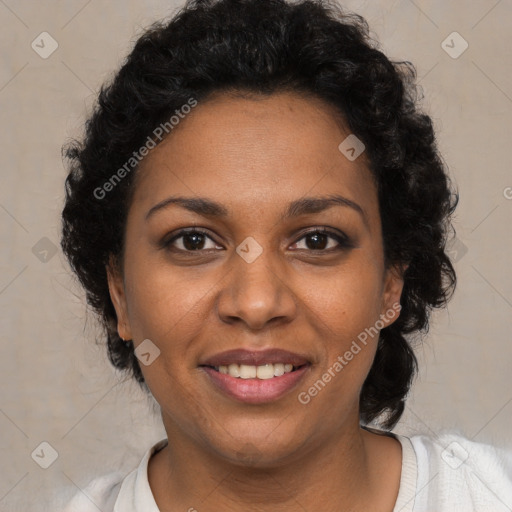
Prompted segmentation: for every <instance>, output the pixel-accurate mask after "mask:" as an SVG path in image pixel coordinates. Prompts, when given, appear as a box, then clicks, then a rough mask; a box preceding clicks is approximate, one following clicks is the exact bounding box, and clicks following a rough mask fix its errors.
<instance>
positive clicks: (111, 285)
mask: <svg viewBox="0 0 512 512" xmlns="http://www.w3.org/2000/svg"><path fill="white" fill-rule="evenodd" d="M106 270H107V280H108V291H109V293H110V300H111V301H112V304H113V305H114V309H115V310H116V316H117V332H118V333H119V336H120V337H121V338H122V339H123V340H127V341H128V340H131V339H132V338H133V337H132V332H131V328H130V322H129V319H128V308H127V304H126V293H125V286H124V280H123V276H122V274H121V271H120V269H119V265H118V263H117V262H116V261H115V259H114V258H113V257H111V258H110V260H109V264H108V265H107V268H106Z"/></svg>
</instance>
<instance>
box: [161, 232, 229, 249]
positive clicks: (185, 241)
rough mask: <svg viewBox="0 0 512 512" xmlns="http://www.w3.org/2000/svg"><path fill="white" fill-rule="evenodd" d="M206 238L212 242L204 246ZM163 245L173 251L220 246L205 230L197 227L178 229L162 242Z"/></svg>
mask: <svg viewBox="0 0 512 512" xmlns="http://www.w3.org/2000/svg"><path fill="white" fill-rule="evenodd" d="M207 240H210V242H212V246H211V247H204V245H205V243H206V241H207ZM163 246H164V247H166V248H169V249H171V250H175V251H181V252H199V251H207V250H208V251H209V250H212V249H216V248H220V249H223V247H220V246H219V245H218V244H217V243H216V242H215V241H214V240H213V239H212V238H211V237H210V236H209V235H208V234H207V232H206V231H203V230H202V229H198V228H189V229H182V230H180V231H178V232H177V233H176V234H175V235H174V236H172V237H171V238H170V239H169V240H166V241H165V242H164V243H163Z"/></svg>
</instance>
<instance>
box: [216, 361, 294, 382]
mask: <svg viewBox="0 0 512 512" xmlns="http://www.w3.org/2000/svg"><path fill="white" fill-rule="evenodd" d="M215 369H216V370H217V371H219V372H220V373H223V374H225V375H230V376H231V377H236V378H240V379H256V378H257V379H262V380H265V379H272V378H273V377H280V376H281V375H284V374H285V373H290V372H291V371H292V370H293V365H292V364H289V363H286V364H284V363H276V364H264V365H262V366H251V365H247V364H240V365H238V364H230V365H229V366H226V365H221V366H216V367H215Z"/></svg>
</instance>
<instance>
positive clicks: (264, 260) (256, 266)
mask: <svg viewBox="0 0 512 512" xmlns="http://www.w3.org/2000/svg"><path fill="white" fill-rule="evenodd" d="M233 259H234V261H233V263H232V265H233V267H232V269H231V272H229V273H228V275H227V276H226V278H225V280H224V281H223V282H224V287H223V289H222V290H221V293H220V294H219V296H218V302H217V311H218V315H219V317H220V319H221V320H222V321H223V322H225V323H229V324H233V323H236V322H242V323H244V324H245V325H246V326H247V327H248V328H249V329H251V330H261V329H263V328H265V327H266V326H267V325H268V324H270V323H271V322H272V323H273V324H278V323H279V324H281V323H282V324H285V323H289V322H291V321H292V319H293V318H294V317H295V315H296V312H297V300H296V297H295V295H294V293H293V291H292V289H291V287H290V284H289V283H287V282H286V272H284V271H283V270H282V268H281V270H280V265H282V263H280V262H276V261H272V260H276V258H275V257H274V256H273V255H272V254H270V251H265V250H264V251H263V252H262V254H261V255H260V256H259V257H258V258H257V259H256V260H255V261H252V262H251V263H248V262H247V261H245V260H244V259H243V258H241V257H240V256H239V255H238V254H236V253H235V254H233Z"/></svg>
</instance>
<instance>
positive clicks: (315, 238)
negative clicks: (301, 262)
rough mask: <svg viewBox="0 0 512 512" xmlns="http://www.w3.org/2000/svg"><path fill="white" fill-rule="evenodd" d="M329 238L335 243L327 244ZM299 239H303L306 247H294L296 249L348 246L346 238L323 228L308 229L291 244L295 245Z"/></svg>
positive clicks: (314, 249) (315, 249)
mask: <svg viewBox="0 0 512 512" xmlns="http://www.w3.org/2000/svg"><path fill="white" fill-rule="evenodd" d="M329 239H331V242H332V240H334V242H335V243H331V244H329ZM301 240H304V241H305V245H306V247H302V248H301V247H296V249H303V248H305V249H309V250H312V251H325V250H330V249H336V248H341V247H347V246H348V242H347V239H346V238H344V237H343V236H341V235H338V234H337V233H331V232H330V231H324V230H316V231H310V232H309V233H306V234H305V235H304V236H303V237H302V238H300V239H299V240H298V241H297V242H295V244H293V245H295V246H297V245H298V244H299V243H300V242H301Z"/></svg>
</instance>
